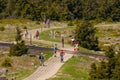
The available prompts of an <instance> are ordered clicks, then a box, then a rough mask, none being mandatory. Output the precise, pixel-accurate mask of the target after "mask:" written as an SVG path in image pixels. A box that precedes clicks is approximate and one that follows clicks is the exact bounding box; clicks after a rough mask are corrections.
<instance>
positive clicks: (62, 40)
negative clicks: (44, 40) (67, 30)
mask: <svg viewBox="0 0 120 80" xmlns="http://www.w3.org/2000/svg"><path fill="white" fill-rule="evenodd" d="M61 42H62V47H64V37H62V40H61Z"/></svg>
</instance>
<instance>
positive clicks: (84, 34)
mask: <svg viewBox="0 0 120 80" xmlns="http://www.w3.org/2000/svg"><path fill="white" fill-rule="evenodd" d="M75 40H76V41H78V42H80V45H81V46H82V47H84V48H88V49H90V50H98V49H99V48H98V38H97V36H96V28H94V26H93V25H92V24H91V23H90V22H89V21H83V22H82V23H81V24H79V23H78V25H77V27H76V29H75Z"/></svg>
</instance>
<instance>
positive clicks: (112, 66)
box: [89, 48, 120, 80]
mask: <svg viewBox="0 0 120 80" xmlns="http://www.w3.org/2000/svg"><path fill="white" fill-rule="evenodd" d="M93 65H97V66H96V67H95V68H94V67H93ZM93 65H92V66H91V71H90V78H89V80H120V77H119V75H120V52H119V53H118V54H116V53H115V51H114V50H113V48H109V50H108V51H106V61H102V62H100V63H99V64H95V63H94V64H93ZM93 70H94V72H93Z"/></svg>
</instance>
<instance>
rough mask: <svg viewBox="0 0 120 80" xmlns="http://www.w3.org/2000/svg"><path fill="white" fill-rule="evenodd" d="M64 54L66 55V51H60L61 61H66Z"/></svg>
mask: <svg viewBox="0 0 120 80" xmlns="http://www.w3.org/2000/svg"><path fill="white" fill-rule="evenodd" d="M64 55H65V52H64V51H63V50H61V51H60V60H61V62H64Z"/></svg>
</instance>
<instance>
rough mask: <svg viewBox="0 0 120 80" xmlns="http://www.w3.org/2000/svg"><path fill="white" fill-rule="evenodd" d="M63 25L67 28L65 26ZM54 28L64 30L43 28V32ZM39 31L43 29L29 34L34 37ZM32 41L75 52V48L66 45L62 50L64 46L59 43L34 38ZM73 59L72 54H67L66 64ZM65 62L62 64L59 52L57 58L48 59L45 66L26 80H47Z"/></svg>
mask: <svg viewBox="0 0 120 80" xmlns="http://www.w3.org/2000/svg"><path fill="white" fill-rule="evenodd" d="M63 25H64V26H65V24H63ZM52 28H62V27H60V26H53V27H51V28H43V29H42V31H45V30H48V29H52ZM37 30H39V31H40V30H41V29H35V30H31V31H28V32H29V34H33V35H34V33H35V32H36V31H37ZM32 41H35V42H42V43H44V44H52V45H53V44H55V43H56V44H57V46H58V48H59V49H63V50H69V51H73V47H71V46H69V45H65V46H64V48H61V46H62V45H61V43H58V42H55V43H54V42H50V41H44V40H38V39H35V38H34V37H33V36H32ZM71 57H72V54H67V53H65V56H64V58H65V60H64V61H65V62H66V61H67V60H68V59H70V58H71ZM65 62H63V63H61V62H60V57H59V52H57V57H51V58H50V59H48V60H47V61H46V62H45V66H40V67H38V69H37V70H36V71H35V72H34V73H33V74H31V75H30V76H28V77H27V78H25V79H24V80H46V79H48V78H50V77H52V76H54V75H55V74H56V73H57V71H58V70H59V69H60V67H61V66H62V65H63V64H64V63H65Z"/></svg>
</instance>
